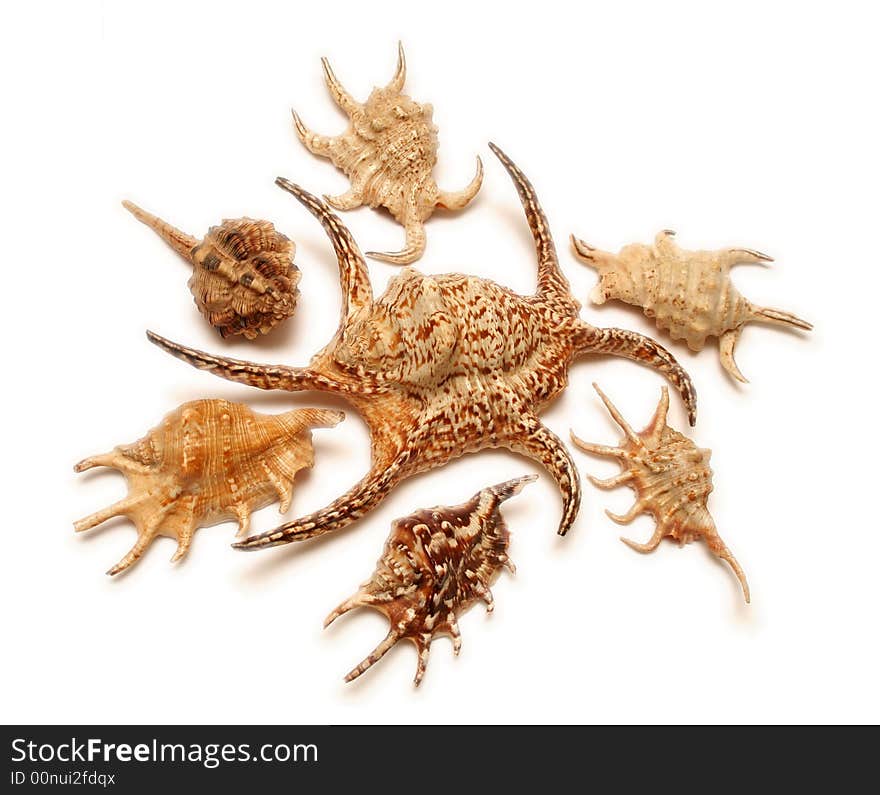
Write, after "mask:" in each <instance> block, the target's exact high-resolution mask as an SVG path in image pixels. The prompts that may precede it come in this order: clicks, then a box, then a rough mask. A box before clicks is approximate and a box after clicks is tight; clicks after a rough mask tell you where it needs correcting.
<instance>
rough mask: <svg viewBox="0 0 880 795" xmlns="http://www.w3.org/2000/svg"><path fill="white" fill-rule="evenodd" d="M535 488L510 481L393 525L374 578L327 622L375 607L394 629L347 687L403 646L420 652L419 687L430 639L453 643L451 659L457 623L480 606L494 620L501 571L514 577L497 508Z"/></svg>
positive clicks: (456, 641) (507, 536) (523, 480)
mask: <svg viewBox="0 0 880 795" xmlns="http://www.w3.org/2000/svg"><path fill="white" fill-rule="evenodd" d="M533 480H535V475H529V476H527V477H522V478H516V479H515V480H508V481H507V482H506V483H499V484H498V485H497V486H491V487H490V488H487V489H483V490H482V491H479V492H477V493H476V494H475V495H474V496H473V497H472V498H471V499H470V500H469V501H468V502H466V503H464V504H463V505H457V506H455V507H454V508H444V507H437V508H431V509H430V510H423V511H416V512H415V513H414V514H412V515H410V516H407V517H406V518H404V519H397V520H396V521H395V522H394V524H393V525H392V529H391V535H390V536H389V537H388V540H387V541H386V542H385V549H384V550H383V552H382V557H381V558H379V562H378V564H377V566H376V571H375V572H374V573H373V576H372V577H371V578H370V579H369V580H367V581H366V582H365V583H364V584H363V585H361V587H360V589H359V590H358V591H357V593H355V594H354V596H352V597H350V598H349V599H346V600H345V601H344V602H343V603H342V604H340V605H339V607H337V608H336V609H335V610H334V611H333V612H332V613H330V615H329V616H327V620H326V621H325V622H324V626H325V627H327V626H329V625H330V624H332V623H333V621H335V620H336V619H337V618H338V617H339V616H341V615H342V614H343V613H347V612H348V611H349V610H353V609H354V608H356V607H373V608H375V609H376V610H379V611H380V612H381V613H383V614H384V615H385V616H386V617H387V618H388V621H389V622H390V623H391V629H390V630H389V632H388V635H387V636H386V637H385V640H383V641H382V642H381V643H380V644H379V645H378V646H377V647H376V648H375V649H374V650H373V651H372V652H371V653H370V655H369V656H367V657H366V658H365V659H364V660H363V662H361V663H360V664H359V665H357V666H356V667H355V668H353V669H352V670H351V671H350V672H349V673H348V675H347V676H346V677H345V681H346V682H350V681H352V680H353V679H356V678H357V677H359V676H360V675H361V674H362V673H364V671H366V670H367V669H368V668H370V667H372V666H373V665H374V664H375V663H377V662H378V661H379V660H380V659H381V658H382V657H383V656H384V655H385V654H386V652H388V651H389V650H390V649H391V648H392V647H393V646H394V645H395V644H396V643H397V642H398V641H399V640H401V639H403V638H407V639H409V640H411V641H412V642H413V643H414V644H415V646H416V649H418V653H419V661H418V668H417V669H416V677H415V684H416V685H418V684H419V683H420V682H421V681H422V677H423V676H424V675H425V667H426V666H427V664H428V654H429V652H430V649H431V642H432V641H433V639H434V638H435V637H437V636H438V635H449V636H451V637H452V643H453V651H454V653H455V654H458V653H459V651H460V650H461V633H460V632H459V629H458V621H457V618H458V616H460V615H461V614H462V613H464V612H465V611H466V610H467V609H468V608H470V607H471V605H473V604H474V602H476V601H478V600H480V599H481V600H483V601H484V602H485V603H486V610H487V612H492V610H493V609H494V606H495V603H494V600H493V598H492V592H491V591H490V590H489V586H490V585H491V584H492V582H494V581H495V579H496V578H497V576H498V574H499V572H500V570H501V567H502V566H506V567H507V568H508V569H509V570H510V572H511V574H512V573H514V571H515V568H514V565H513V563H511V561H510V558H509V557H508V555H507V547H508V544H509V542H510V533H509V532H508V530H507V525H506V524H505V522H504V517H503V516H502V515H501V511H500V507H501V503H502V502H504V501H505V500H507V499H509V498H510V497H512V496H513V495H514V494H518V493H519V492H520V491H521V490H522V488H523V486H525V484H526V483H530V482H531V481H533Z"/></svg>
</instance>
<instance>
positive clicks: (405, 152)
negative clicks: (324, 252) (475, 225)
mask: <svg viewBox="0 0 880 795" xmlns="http://www.w3.org/2000/svg"><path fill="white" fill-rule="evenodd" d="M321 63H322V64H323V66H324V79H325V80H326V82H327V88H328V89H329V90H330V93H331V95H332V96H333V99H334V100H336V103H337V104H338V105H339V107H340V108H342V110H344V111H345V113H346V114H347V115H348V117H349V121H350V123H349V126H348V129H347V130H346V131H345V132H344V133H343V134H342V135H339V136H336V137H335V138H331V137H327V136H324V135H318V134H317V133H314V132H312V131H311V130H309V129H308V128H307V127H306V126H305V125H304V124H303V122H302V120H301V119H300V117H299V116H298V115H297V113H296V111H293V122H294V126H295V128H296V132H297V135H298V136H299V139H300V140H301V141H302V142H303V144H304V145H305V147H306V148H307V149H308V150H309V151H310V152H312V153H313V154H315V155H319V156H321V157H326V158H327V159H329V160H330V162H331V163H333V165H334V166H336V167H337V168H338V169H340V170H341V171H343V172H344V173H345V175H346V176H347V177H348V178H349V179H350V180H351V188H350V189H349V190H348V191H347V192H346V193H344V194H342V195H341V196H325V197H324V198H325V199H326V201H327V203H328V204H329V205H330V206H331V207H335V208H336V209H337V210H353V209H355V208H356V207H360V206H361V205H364V204H366V205H369V206H370V207H384V208H385V209H386V210H388V212H390V213H391V215H392V217H393V218H394V220H395V221H397V222H398V223H399V224H401V225H402V226H403V228H404V230H405V232H406V246H405V247H404V248H403V250H401V251H398V252H396V253H388V254H382V253H377V252H367V256H368V257H373V258H374V259H378V260H382V261H384V262H390V263H392V264H395V265H408V264H410V263H411V262H415V261H416V260H417V259H419V257H421V256H422V254H423V253H424V251H425V242H426V240H425V230H424V226H423V224H424V222H425V221H427V220H428V218H430V217H431V215H432V214H433V212H434V208H435V207H444V208H446V209H447V210H461V209H463V208H464V207H466V206H467V205H468V204H469V203H470V201H471V199H473V198H474V196H476V195H477V192H478V191H479V190H480V186H481V185H482V184H483V164H482V161H481V160H480V158H479V157H477V173H476V175H475V176H474V178H473V179H472V180H471V183H470V184H469V185H468V186H467V187H466V188H464V189H463V190H460V191H456V192H453V193H447V192H446V191H442V190H440V188H438V187H437V183H436V182H434V177H433V176H432V172H433V170H434V166H435V165H436V163H437V146H438V141H437V127H436V126H435V125H434V122H433V121H432V118H431V117H432V114H433V111H434V109H433V107H432V106H431V105H420V104H419V103H418V102H415V101H414V100H412V99H410V97H408V96H407V95H406V94H403V93H402V91H403V83H404V80H405V79H406V61H405V58H404V55H403V45H402V44H399V45H398V61H397V72H396V73H395V75H394V77H393V78H392V80H391V82H390V83H389V84H388V85H387V86H385V87H384V88H375V89H373V92H372V93H371V94H370V96H369V98H368V99H367V101H366V102H364V103H363V104H362V103H360V102H357V101H355V100H354V99H353V98H352V97H351V96H350V95H349V93H348V92H347V91H346V90H345V89H344V88H343V87H342V84H341V83H340V82H339V80H337V79H336V75H335V74H334V73H333V70H332V69H331V68H330V63H329V61H328V60H327V59H326V58H323V59H322V60H321Z"/></svg>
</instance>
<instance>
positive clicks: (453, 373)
mask: <svg viewBox="0 0 880 795" xmlns="http://www.w3.org/2000/svg"><path fill="white" fill-rule="evenodd" d="M489 146H490V148H491V149H492V151H493V152H494V153H495V154H496V156H497V157H498V158H499V160H500V161H501V163H502V164H503V165H504V167H505V168H506V169H507V171H508V173H509V174H510V176H511V178H512V179H513V182H514V184H515V186H516V189H517V192H518V193H519V197H520V200H521V202H522V206H523V208H524V210H525V215H526V219H527V222H528V225H529V228H530V230H531V232H532V236H533V238H534V243H535V249H536V254H537V268H536V271H537V273H536V277H537V278H536V281H537V285H536V289H535V291H534V292H533V293H532V294H530V295H519V294H517V293H515V292H513V291H512V290H510V289H508V288H506V287H503V286H502V285H500V284H497V283H495V282H492V281H490V280H488V279H480V278H477V277H475V276H468V275H464V274H460V273H447V274H443V275H437V276H427V275H424V274H421V273H419V272H418V271H416V270H415V269H413V268H406V269H404V270H403V271H402V272H401V273H400V274H398V275H397V276H395V277H394V278H393V279H391V280H390V281H389V282H388V286H387V288H386V290H385V292H384V294H383V295H381V296H379V297H376V298H374V296H373V288H372V285H371V283H370V278H369V273H368V271H367V267H366V263H365V262H364V259H363V257H362V256H361V253H360V250H359V249H358V247H357V244H356V243H355V241H354V239H353V238H352V235H351V233H350V232H349V230H348V229H346V227H345V225H344V224H343V223H342V221H341V220H340V219H339V218H338V217H337V216H336V215H334V214H333V213H332V212H330V211H329V209H328V208H327V205H326V204H325V203H324V202H322V201H321V200H320V199H317V198H316V197H314V196H312V195H311V194H310V193H308V192H307V191H305V190H303V189H302V188H301V187H299V186H298V185H295V184H294V183H292V182H289V181H288V180H286V179H282V178H279V179H277V180H276V182H277V184H278V185H279V186H281V187H282V188H284V189H285V190H287V191H289V192H290V193H292V194H293V195H294V196H295V197H296V198H297V199H298V200H299V201H300V202H302V204H303V205H305V207H306V208H307V209H308V210H309V211H310V212H311V213H312V214H313V215H314V216H315V217H316V218H317V219H318V220H319V221H320V222H321V224H322V226H323V227H324V230H325V231H326V232H327V235H328V237H329V238H330V240H331V242H332V244H333V248H334V250H335V253H336V258H337V261H338V265H339V281H340V287H341V291H342V302H341V303H342V307H341V309H342V312H341V318H340V322H339V326H338V328H337V331H336V333H335V334H334V335H333V337H332V339H331V340H330V341H329V342H328V343H327V345H326V346H325V347H324V348H323V349H321V350H320V351H318V352H317V353H316V354H315V355H314V356H313V357H312V358H311V360H310V361H309V363H308V365H306V366H304V367H291V366H286V365H265V364H256V363H253V362H248V361H242V360H239V359H230V358H227V357H223V356H216V355H213V354H209V353H204V352H203V351H199V350H196V349H194V348H189V347H186V346H183V345H180V344H177V343H174V342H171V341H170V340H168V339H165V338H163V337H160V336H159V335H157V334H154V333H152V332H149V333H148V336H149V338H150V340H151V341H152V342H154V343H155V344H156V345H159V346H160V347H161V348H162V349H163V350H166V351H167V352H169V353H170V354H172V355H174V356H177V357H178V358H180V359H182V360H184V361H186V362H188V363H190V364H191V365H193V366H195V367H198V368H199V369H202V370H207V371H209V372H211V373H213V374H214V375H218V376H221V377H223V378H227V379H230V380H232V381H236V382H239V383H244V384H249V385H251V386H255V387H259V388H261V389H281V390H286V391H290V392H298V391H303V390H318V391H323V392H329V393H331V394H334V395H337V396H339V397H341V398H342V399H344V400H345V401H347V402H348V403H350V404H351V405H352V406H354V407H355V409H356V410H357V411H358V412H359V413H360V415H361V416H362V417H363V418H364V420H365V422H366V423H367V425H368V426H369V429H370V445H371V458H372V461H371V466H370V470H369V472H367V473H366V474H365V476H364V477H363V478H361V479H360V481H359V482H358V483H357V484H356V485H354V486H352V487H351V488H350V489H349V490H348V491H346V492H345V493H344V494H341V495H340V496H339V497H337V498H336V499H334V500H333V501H332V502H330V503H329V504H328V505H326V506H325V507H323V508H321V509H320V510H318V511H315V512H313V513H311V514H309V515H307V516H303V517H300V518H299V519H296V520H294V521H292V522H288V523H286V524H284V525H282V526H280V527H278V528H276V529H275V530H273V531H271V532H268V533H263V534H261V535H258V536H254V537H252V538H248V539H246V540H244V541H242V542H239V544H238V545H237V547H239V548H242V549H257V548H261V547H270V546H275V545H278V544H287V543H290V542H292V541H302V540H305V539H308V538H314V537H316V536H319V535H323V534H324V533H329V532H334V531H336V530H339V529H341V528H343V527H346V526H347V525H349V524H351V523H352V522H354V521H357V520H358V519H360V518H361V517H362V516H364V515H365V514H367V513H368V512H369V511H371V510H372V509H373V508H375V507H376V506H377V505H379V504H380V503H381V502H382V500H383V499H385V497H386V496H387V495H388V494H389V493H390V492H391V490H392V489H393V488H394V487H395V486H396V485H397V484H399V483H401V482H403V481H404V480H405V479H406V478H408V477H410V476H412V475H415V474H418V473H420V472H426V471H428V470H430V469H434V468H435V467H439V466H442V465H444V464H446V463H447V462H448V461H451V460H453V459H455V458H458V457H459V456H462V455H465V454H468V453H475V452H478V451H480V450H485V449H493V448H499V447H503V448H507V449H509V450H512V451H514V452H516V453H519V454H521V455H524V456H526V457H528V458H530V459H531V460H533V461H535V462H537V463H539V464H540V465H541V466H543V467H544V468H545V469H546V470H547V471H548V472H549V474H550V475H551V477H552V478H553V479H554V481H555V482H556V485H557V487H558V489H559V492H560V494H561V496H562V502H563V504H562V516H561V519H560V521H559V533H560V534H562V535H564V534H565V533H566V532H567V531H568V530H569V528H570V527H571V526H572V524H573V523H574V520H575V518H576V516H577V513H578V509H579V507H580V498H581V488H580V478H579V476H578V473H577V467H576V466H575V464H574V461H573V460H572V457H571V453H570V452H569V450H568V448H567V447H566V446H565V444H564V443H563V442H562V440H561V439H560V438H559V437H558V436H556V434H554V433H553V432H552V431H551V430H550V429H549V428H548V427H547V426H546V425H544V424H543V423H542V422H541V420H540V417H539V414H540V412H541V411H542V409H543V408H544V407H545V406H547V405H548V404H549V403H550V402H551V401H552V400H553V399H554V398H555V397H557V396H558V395H559V394H561V393H562V391H563V390H564V389H565V388H566V386H567V385H568V373H569V368H570V367H571V364H572V362H573V361H574V360H575V359H576V358H580V357H582V356H588V355H589V356H595V355H598V354H605V355H614V356H622V357H625V358H627V359H630V360H633V361H636V362H639V363H640V364H643V365H646V366H649V367H652V368H653V369H654V370H656V371H657V372H659V373H661V374H662V375H663V376H664V377H666V378H667V379H668V380H669V382H670V383H671V384H673V385H674V386H675V388H676V389H677V390H678V392H679V394H680V395H681V398H682V400H683V401H684V403H685V405H686V406H687V410H688V415H689V418H690V421H691V423H693V422H695V421H696V393H695V391H694V388H693V384H692V383H691V380H690V378H689V377H688V375H687V373H686V372H685V371H684V370H683V369H682V367H681V366H680V365H679V364H678V362H676V361H675V358H674V357H673V356H672V355H671V354H670V353H669V351H667V350H665V349H664V348H663V347H662V346H660V345H658V344H657V343H656V342H654V341H653V340H651V339H649V338H648V337H645V336H643V335H641V334H636V333H634V332H631V331H626V330H624V329H615V328H596V327H594V326H591V325H590V324H589V323H587V322H585V321H584V320H583V319H582V318H581V317H580V314H579V313H580V304H579V303H578V302H577V300H576V299H575V298H574V297H573V296H572V295H571V289H570V286H569V283H568V280H567V279H566V278H565V275H564V273H563V272H562V269H561V267H560V265H559V260H558V257H557V255H556V247H555V245H554V243H553V238H552V236H551V234H550V226H549V224H548V221H547V218H546V216H545V215H544V212H543V211H542V210H541V207H540V204H539V202H538V199H537V196H536V195H535V191H534V188H533V187H532V185H531V183H530V182H529V181H528V180H527V179H526V177H525V175H524V174H523V173H522V171H521V170H520V169H519V168H517V166H516V165H515V164H514V163H513V162H512V161H511V160H510V158H508V157H507V156H506V155H505V154H504V153H503V152H502V151H501V150H500V149H499V148H498V147H497V146H495V145H494V144H490V145H489Z"/></svg>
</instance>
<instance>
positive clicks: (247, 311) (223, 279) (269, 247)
mask: <svg viewBox="0 0 880 795" xmlns="http://www.w3.org/2000/svg"><path fill="white" fill-rule="evenodd" d="M123 205H124V206H125V207H126V209H128V210H129V211H130V212H131V213H132V214H133V215H134V216H135V217H136V218H137V219H138V220H139V221H142V222H143V223H144V224H146V225H147V226H149V227H150V228H151V229H153V230H154V231H155V232H156V233H157V234H158V235H160V236H161V237H162V238H163V239H164V240H165V241H166V242H167V243H168V244H169V245H171V246H172V248H174V249H175V250H176V251H177V252H178V253H179V254H180V255H181V256H183V257H184V258H185V259H186V260H188V261H189V262H190V263H191V264H192V266H193V273H192V276H191V277H190V280H189V289H190V291H191V292H192V294H193V298H194V299H195V303H196V306H197V307H198V309H199V312H201V313H202V315H204V316H205V318H207V320H208V322H209V323H210V324H211V325H212V326H213V327H214V328H216V329H217V331H219V332H220V336H221V337H227V336H233V335H237V334H240V335H241V336H243V337H245V338H246V339H251V340H252V339H256V337H258V336H259V335H260V334H268V333H269V332H270V331H271V330H272V329H273V328H275V326H277V325H278V324H279V323H281V321H283V320H285V319H286V318H288V317H290V316H291V315H292V314H293V312H294V310H295V309H296V302H297V299H298V297H299V289H298V288H297V285H298V284H299V280H300V277H301V275H302V274H301V273H300V270H299V268H298V267H297V266H296V265H294V263H293V258H294V256H295V255H296V245H295V244H294V242H293V241H292V240H290V239H289V238H287V237H285V236H284V235H282V234H281V233H280V232H278V231H276V229H275V227H274V226H273V225H272V224H271V223H270V222H269V221H259V220H255V219H253V218H237V219H226V220H224V221H223V222H222V223H221V225H220V226H212V227H211V228H210V229H209V230H208V234H207V235H205V238H204V240H202V241H198V240H196V239H195V238H193V237H190V236H189V235H186V234H184V233H183V232H180V231H179V230H177V229H175V228H174V227H172V226H171V225H170V224H167V223H166V222H165V221H162V220H161V219H160V218H157V217H156V216H154V215H151V214H150V213H148V212H145V211H144V210H142V209H141V208H140V207H137V206H136V205H134V204H132V203H131V202H123Z"/></svg>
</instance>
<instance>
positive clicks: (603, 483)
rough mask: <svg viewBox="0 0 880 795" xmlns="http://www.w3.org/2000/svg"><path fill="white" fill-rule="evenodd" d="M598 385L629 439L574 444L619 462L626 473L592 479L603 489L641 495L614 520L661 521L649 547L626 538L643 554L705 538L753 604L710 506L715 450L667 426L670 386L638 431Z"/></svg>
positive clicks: (577, 440) (580, 441)
mask: <svg viewBox="0 0 880 795" xmlns="http://www.w3.org/2000/svg"><path fill="white" fill-rule="evenodd" d="M593 387H594V388H595V389H596V391H597V392H598V393H599V397H601V398H602V402H603V403H604V404H605V406H606V408H607V409H608V411H609V413H610V414H611V416H612V417H613V418H614V421H615V422H616V423H617V424H618V425H620V427H621V428H622V429H623V431H624V434H625V435H624V438H623V441H622V442H621V443H620V446H619V447H605V446H603V445H597V444H591V443H589V442H585V441H583V440H581V439H579V438H578V437H577V436H575V435H574V434H573V433H572V435H571V438H572V441H573V442H574V443H575V445H577V446H578V447H579V448H580V449H581V450H584V451H585V452H588V453H593V454H594V455H600V456H611V457H613V458H616V459H617V460H618V461H619V463H620V466H621V468H622V470H623V471H622V472H621V474H619V475H616V476H615V477H612V478H609V479H608V480H598V479H596V478H593V477H590V481H591V482H592V483H593V484H594V485H596V486H598V487H599V488H601V489H613V488H616V487H617V486H624V485H626V486H629V487H630V488H632V489H633V490H634V491H635V492H636V502H635V504H634V505H633V507H632V508H630V510H629V511H627V513H626V514H624V515H623V516H618V515H617V514H614V513H611V512H610V511H606V513H607V514H608V516H609V517H610V518H611V519H612V520H613V521H615V522H617V523H618V524H629V523H630V522H631V521H632V520H633V519H635V518H636V516H638V515H639V514H642V513H649V514H651V515H652V516H653V517H654V519H655V521H656V523H657V526H656V529H655V531H654V535H653V536H652V537H651V539H650V540H649V541H648V542H647V543H645V544H639V543H637V542H635V541H632V540H631V539H628V538H622V539H621V540H622V541H623V542H624V543H625V544H627V545H628V546H630V547H632V548H633V549H635V550H636V551H638V552H653V551H654V550H655V549H656V548H657V547H658V546H659V544H660V542H661V541H662V540H663V539H664V538H666V537H669V538H672V539H675V540H676V541H678V542H679V544H682V545H684V544H688V543H690V542H691V541H693V540H695V539H697V538H702V539H704V540H705V541H706V544H707V545H708V547H709V549H711V550H712V552H713V553H714V554H716V555H717V556H718V557H719V558H721V559H722V560H726V561H727V562H728V563H729V564H730V567H731V568H732V569H733V571H734V573H735V574H736V576H737V578H738V579H739V581H740V584H741V585H742V589H743V596H744V597H745V600H746V602H748V601H749V585H748V582H747V581H746V576H745V574H744V573H743V570H742V569H741V568H740V565H739V563H737V561H736V558H734V557H733V555H732V554H731V552H730V550H729V549H728V548H727V546H726V545H725V543H724V542H723V541H722V540H721V537H720V536H719V535H718V531H717V530H716V529H715V522H714V521H713V519H712V516H711V514H710V513H709V509H708V507H707V502H708V499H709V494H710V493H711V491H712V470H711V468H710V467H709V458H710V456H711V455H712V451H711V450H705V449H702V448H699V447H697V446H696V445H695V444H694V443H693V442H692V441H691V440H690V439H688V438H687V437H686V436H684V435H682V434H681V433H679V432H678V431H676V430H674V429H673V428H670V427H669V426H668V425H667V424H666V413H667V411H668V409H669V392H668V391H667V389H666V387H664V388H663V392H662V395H661V397H660V403H659V405H658V406H657V411H656V413H655V414H654V418H653V419H652V420H651V422H650V423H649V424H648V426H647V427H646V428H645V429H644V430H643V431H640V432H639V433H636V432H635V431H634V430H633V429H632V428H631V427H630V426H629V424H628V423H627V422H626V420H625V419H624V418H623V416H622V415H621V414H620V412H619V411H618V410H617V409H616V408H615V406H614V404H612V402H611V401H610V400H609V399H608V398H607V397H606V396H605V394H604V393H603V392H602V390H601V389H599V387H598V386H597V385H596V384H593Z"/></svg>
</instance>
